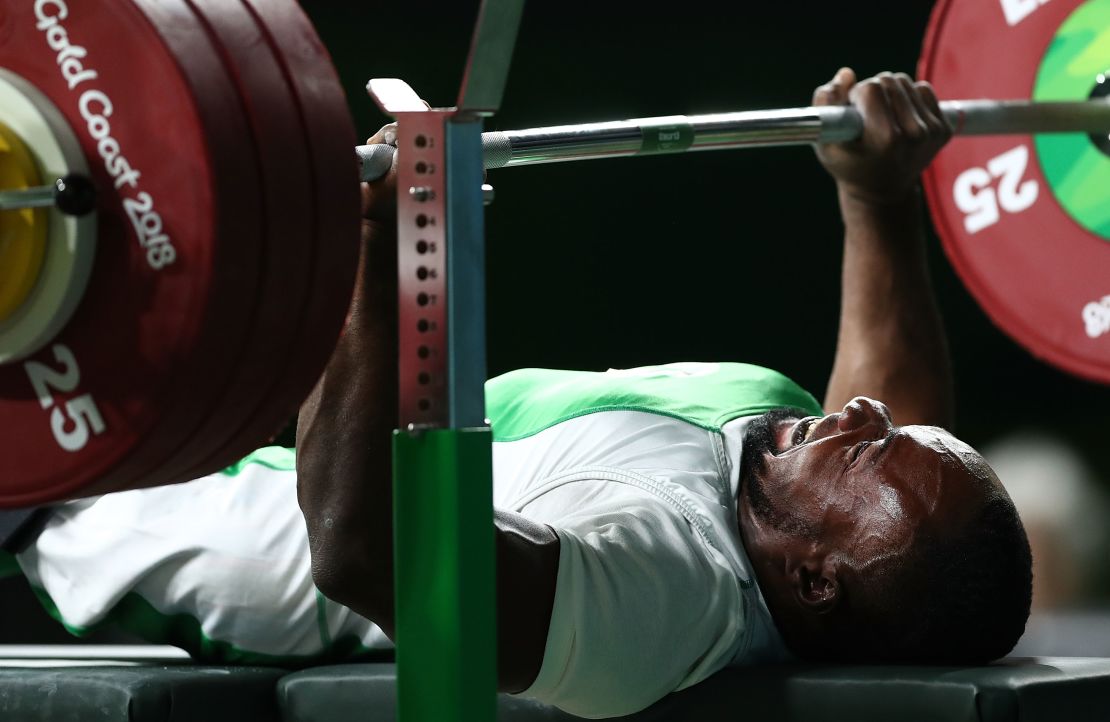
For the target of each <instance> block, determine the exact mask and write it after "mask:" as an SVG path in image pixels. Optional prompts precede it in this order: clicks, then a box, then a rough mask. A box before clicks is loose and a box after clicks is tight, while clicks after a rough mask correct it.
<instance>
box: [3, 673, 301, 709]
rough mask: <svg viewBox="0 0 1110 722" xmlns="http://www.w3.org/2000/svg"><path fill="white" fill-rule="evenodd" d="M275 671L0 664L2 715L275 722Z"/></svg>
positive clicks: (278, 674) (276, 675)
mask: <svg viewBox="0 0 1110 722" xmlns="http://www.w3.org/2000/svg"><path fill="white" fill-rule="evenodd" d="M281 675H282V672H281V670H277V669H262V668H257V667H239V668H231V667H66V668H42V669H34V668H19V667H10V668H2V669H0V720H5V721H8V720H10V721H11V722H109V721H110V722H200V721H202V720H203V722H247V721H248V720H249V721H250V722H277V720H279V719H280V716H279V712H278V709H277V705H276V703H275V696H274V687H275V685H276V684H277V681H278V679H279V678H280V677H281Z"/></svg>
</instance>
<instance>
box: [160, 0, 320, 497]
mask: <svg viewBox="0 0 1110 722" xmlns="http://www.w3.org/2000/svg"><path fill="white" fill-rule="evenodd" d="M187 4H188V5H189V6H190V7H191V8H192V10H193V11H194V12H195V13H196V14H197V15H198V17H199V18H200V19H201V21H202V23H203V24H204V25H205V27H206V28H207V30H208V31H209V33H210V34H211V36H212V39H213V42H214V43H215V45H216V46H217V47H218V48H219V49H220V50H221V55H222V57H223V61H224V65H225V66H226V67H227V69H228V72H229V74H230V75H231V77H232V78H233V79H234V81H235V83H236V87H237V90H238V93H239V95H240V97H241V98H242V100H243V103H244V106H245V110H246V115H247V118H248V120H249V122H250V126H251V130H252V132H253V142H252V146H253V147H254V149H255V153H256V155H257V157H258V158H259V161H260V177H261V184H260V188H261V191H262V193H263V200H264V205H263V213H262V215H261V216H260V217H259V218H258V226H259V228H261V229H263V232H264V237H265V253H264V254H263V256H262V257H261V259H260V261H259V268H260V271H261V273H262V282H261V285H260V287H259V295H258V299H259V303H258V307H257V310H256V314H255V318H254V322H253V324H252V326H251V328H250V330H249V332H248V333H247V335H246V337H245V339H244V341H245V344H244V353H243V356H242V358H241V359H240V360H239V362H238V364H237V365H236V369H235V373H234V375H233V377H232V382H231V384H230V385H229V386H228V387H227V389H226V390H225V393H223V394H222V396H221V399H220V402H219V404H218V406H217V408H216V409H215V410H214V411H213V412H212V415H211V417H210V419H209V421H208V422H207V423H206V424H204V425H203V426H202V427H201V428H200V429H199V430H198V432H197V434H196V435H195V436H194V437H193V438H191V439H190V440H189V441H188V442H187V443H186V444H184V445H183V446H182V447H181V448H180V449H179V450H178V451H177V453H176V454H175V455H174V457H173V459H171V460H170V461H168V462H166V463H165V464H163V465H162V466H161V467H160V468H159V471H158V473H159V476H160V478H161V479H163V480H165V481H184V480H187V479H188V478H193V475H194V473H195V472H193V469H194V468H197V467H198V465H199V468H202V469H205V468H208V467H209V465H210V464H211V463H212V458H213V455H214V454H215V453H216V452H217V451H218V450H219V449H221V448H222V447H224V446H225V445H228V444H230V445H231V446H232V447H233V448H235V449H237V450H238V452H239V454H238V455H240V456H241V455H243V454H245V453H247V452H249V451H250V450H251V449H253V448H255V447H256V446H257V445H260V444H261V443H263V442H265V441H266V439H267V438H269V437H270V436H272V435H273V434H274V433H275V432H276V431H278V430H280V428H281V426H282V425H283V424H284V423H285V422H286V421H287V417H285V416H281V417H275V415H274V414H272V413H271V414H266V413H262V412H261V411H260V407H261V406H262V405H263V404H264V402H265V401H266V400H267V399H268V398H269V396H270V395H271V394H273V393H285V394H287V393H288V391H287V390H285V389H281V390H279V389H277V388H275V386H276V383H277V381H278V378H279V376H280V375H281V373H282V372H283V371H284V370H285V367H286V366H287V364H288V363H289V357H290V354H291V353H292V351H293V347H294V344H295V342H296V340H297V339H296V338H295V334H294V333H293V331H294V329H295V328H296V325H297V320H298V318H299V316H300V313H301V309H302V307H303V305H304V301H305V296H306V294H307V292H308V287H309V281H310V278H309V275H308V273H307V270H308V269H310V268H311V264H312V256H313V244H312V243H311V240H310V239H311V233H312V222H313V217H314V215H315V203H314V198H313V196H312V188H311V186H310V185H309V181H310V175H311V172H310V162H309V159H308V152H307V147H306V145H307V144H306V142H305V133H304V129H303V127H302V125H301V123H300V119H299V117H298V113H297V107H296V103H295V100H294V98H293V93H292V90H291V88H290V86H289V84H288V83H287V82H286V79H285V77H284V75H283V73H282V69H281V66H280V65H279V63H278V61H277V58H276V57H275V55H274V53H273V51H272V50H271V48H270V46H269V45H268V44H267V42H266V40H265V38H264V37H263V35H262V33H261V31H260V29H259V26H258V25H257V23H256V22H255V20H254V18H253V16H252V15H251V14H250V13H249V12H247V10H246V8H245V7H243V6H242V5H241V4H240V3H235V2H227V0H187ZM298 401H299V398H294V399H292V400H291V402H290V403H293V404H295V403H297V402H298Z"/></svg>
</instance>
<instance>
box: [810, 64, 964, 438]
mask: <svg viewBox="0 0 1110 722" xmlns="http://www.w3.org/2000/svg"><path fill="white" fill-rule="evenodd" d="M849 100H851V101H852V102H854V104H855V105H856V107H857V109H858V110H859V111H860V113H861V114H862V115H863V117H864V134H863V136H862V137H861V138H860V140H858V141H855V142H853V143H846V144H837V145H827V146H822V147H820V148H819V149H818V156H819V157H820V159H821V161H822V163H823V164H824V165H825V167H826V169H827V170H828V171H829V172H830V173H831V174H832V176H833V177H834V178H835V179H836V183H837V193H838V197H839V200H840V211H841V216H842V218H843V220H844V228H845V232H844V262H843V269H842V287H841V288H842V290H841V308H840V331H839V336H838V338H837V351H836V357H835V360H834V362H833V370H832V374H831V376H830V378H829V385H828V390H827V393H826V397H825V409H826V410H830V411H836V410H839V409H841V408H842V407H843V406H844V404H845V403H847V402H848V401H850V400H851V399H852V398H853V397H855V396H868V397H871V398H875V399H879V400H880V401H883V402H884V403H886V405H887V406H888V407H889V408H890V410H891V413H892V415H893V417H894V419H895V420H896V422H897V423H899V424H929V425H935V426H944V427H951V424H952V417H953V395H954V394H953V388H952V387H953V382H952V369H951V362H950V361H949V357H948V346H947V341H946V339H945V335H944V328H943V325H942V324H941V319H940V313H939V311H938V310H937V304H936V300H935V298H934V295H933V289H932V284H931V282H930V279H929V271H928V266H927V264H926V256H925V230H924V218H923V211H922V208H921V205H922V204H921V199H920V189H919V187H918V178H919V176H920V174H921V171H922V170H923V169H924V168H925V166H926V165H928V163H929V162H930V161H931V160H932V158H933V156H934V155H935V154H936V153H937V151H939V150H940V148H941V147H942V146H943V145H944V143H945V142H947V140H948V139H949V137H950V136H951V130H950V129H949V128H948V125H947V123H946V122H945V120H944V117H943V115H942V114H941V111H940V107H939V104H938V103H937V100H936V96H935V95H934V94H933V91H932V88H930V87H929V86H928V84H926V83H913V82H912V81H910V79H909V78H908V77H906V76H904V75H891V74H889V73H884V74H883V75H881V76H879V77H877V78H874V79H871V80H867V81H864V82H861V83H858V84H857V83H856V82H855V74H854V73H852V71H851V70H848V69H842V70H841V71H840V72H838V73H837V75H836V77H835V78H834V79H833V80H832V82H830V83H829V84H827V85H824V86H821V87H820V88H818V89H817V92H816V93H815V94H814V103H815V104H816V105H843V104H846V103H848V102H849Z"/></svg>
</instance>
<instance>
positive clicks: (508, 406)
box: [18, 363, 821, 717]
mask: <svg viewBox="0 0 1110 722" xmlns="http://www.w3.org/2000/svg"><path fill="white" fill-rule="evenodd" d="M486 399H487V407H488V411H487V413H488V416H489V418H490V419H491V422H492V426H493V432H494V444H493V470H494V473H493V475H494V503H495V505H496V506H497V507H498V508H502V509H507V510H511V511H515V512H518V513H520V514H522V515H524V516H527V517H529V518H531V519H533V520H535V521H537V522H541V523H545V524H548V525H550V526H551V527H552V528H553V529H555V531H556V533H557V534H558V536H559V541H560V553H559V569H558V580H557V584H556V593H555V601H554V606H553V609H552V618H551V625H550V629H549V633H548V639H547V647H546V650H545V654H544V660H543V664H542V667H541V669H540V673H539V676H538V677H537V679H536V680H535V682H534V684H533V685H532V686H531V687H530V688H529V689H528V690H527V691H526V692H525V693H524V694H525V695H526V696H529V697H534V698H536V699H539V700H541V701H543V702H546V703H549V704H554V705H556V706H558V707H561V708H562V709H564V710H566V711H568V712H571V713H574V714H578V715H581V716H587V717H605V716H614V715H620V714H629V713H632V712H634V711H637V710H640V709H643V708H644V707H647V706H648V705H650V704H651V703H653V702H655V701H656V700H658V699H660V698H661V697H663V696H665V695H666V694H668V693H670V692H673V691H676V690H679V689H683V688H685V687H688V686H690V685H692V684H695V683H697V682H699V681H701V680H703V679H705V678H706V677H708V676H709V675H711V674H712V673H713V672H716V671H717V670H719V669H720V668H722V667H724V666H726V665H728V664H746V663H753V662H759V661H771V660H777V659H782V658H783V657H784V656H785V654H786V653H785V648H784V647H783V645H782V642H781V639H780V638H779V636H778V634H777V632H776V630H775V628H774V625H773V623H772V621H771V619H770V615H769V614H768V612H767V608H766V605H765V604H764V602H763V600H762V597H761V595H760V593H759V590H758V588H757V587H756V585H755V580H754V577H753V575H752V571H751V566H750V563H749V562H748V560H747V555H746V554H745V552H744V548H743V545H742V543H741V540H740V537H739V530H738V528H737V523H736V494H737V488H738V484H739V480H738V476H739V460H740V453H741V448H740V447H741V439H742V436H743V429H744V428H745V426H746V424H747V422H748V421H749V420H750V419H751V418H752V417H753V416H755V415H758V414H762V413H764V412H766V411H768V410H770V409H772V408H776V407H780V406H796V407H800V408H803V409H805V410H806V411H807V412H808V413H814V414H820V413H821V410H820V405H819V404H818V403H817V401H816V400H815V399H814V398H813V396H811V395H810V394H808V393H806V392H805V391H804V390H802V389H801V388H800V387H798V386H797V385H796V384H794V383H793V382H791V381H790V380H789V379H787V378H786V377H784V376H782V375H781V374H778V373H776V372H774V371H770V370H767V369H763V368H760V367H757V366H749V365H745V364H695V363H683V364H671V365H666V366H654V367H646V368H639V369H630V370H619V371H615V370H611V371H608V372H604V373H595V372H574V371H552V370H544V369H525V370H521V371H515V372H512V373H509V374H506V375H504V376H500V377H498V378H495V379H493V380H491V381H490V382H488V384H487V386H486ZM295 487H296V479H295V472H294V465H293V453H292V452H291V451H289V450H284V449H274V448H271V449H264V450H261V451H259V452H256V453H255V454H253V455H252V456H250V457H248V458H247V459H245V460H244V461H243V462H241V463H239V464H237V465H236V466H235V467H232V468H231V469H228V470H225V471H224V472H222V473H220V474H216V475H213V476H209V477H205V478H204V479H199V480H197V481H194V482H189V483H188V484H181V485H177V486H171V487H161V488H156V489H145V490H139V491H129V492H122V493H118V494H110V495H106V496H102V497H97V498H94V499H87V500H81V501H76V502H71V503H68V504H65V505H63V506H61V507H60V508H59V509H58V510H57V512H56V513H55V514H54V516H53V518H52V519H51V520H50V521H49V523H48V524H47V526H46V528H45V529H44V531H43V532H42V534H41V535H40V536H39V538H38V539H37V541H36V542H35V543H34V544H33V545H32V546H31V547H30V548H28V549H27V550H26V551H25V552H23V553H21V554H20V555H19V557H18V561H19V565H20V567H21V568H22V570H23V572H24V574H26V576H27V578H28V579H29V581H30V582H31V584H32V586H33V587H34V588H35V589H36V590H38V592H39V595H40V598H41V599H42V600H43V602H44V604H45V605H46V606H47V608H48V609H49V610H50V611H51V612H52V613H53V614H54V615H55V616H56V617H58V618H59V619H60V620H61V621H62V622H63V623H64V624H65V625H66V626H67V628H69V629H70V630H71V631H74V632H76V633H81V632H82V631H84V630H87V629H90V628H93V627H95V626H96V625H98V624H103V623H105V621H107V620H111V621H115V622H116V623H118V624H120V625H122V626H123V627H125V628H127V629H129V630H131V631H133V632H137V633H139V634H140V635H142V636H144V637H146V638H147V639H149V640H151V641H154V642H160V643H169V644H176V645H179V646H181V647H184V648H185V649H186V650H188V651H189V652H190V653H192V654H194V655H196V656H198V657H199V658H201V659H204V660H206V661H231V662H266V661H282V662H286V663H301V664H310V663H315V662H323V661H331V660H337V659H350V658H353V657H354V656H356V655H357V654H358V653H359V652H365V651H367V650H375V649H382V648H388V646H389V641H388V639H386V637H385V636H384V635H383V634H382V632H381V630H379V629H378V628H377V627H376V626H375V625H373V624H372V623H370V622H369V621H367V620H366V619H364V618H362V617H359V616H358V615H356V614H354V613H353V612H351V611H350V610H347V609H345V608H344V607H341V606H339V605H337V604H334V603H333V602H330V601H329V600H327V599H325V598H324V597H322V596H321V595H320V594H319V592H317V591H316V589H315V587H314V586H313V585H312V579H311V573H310V567H309V554H308V543H307V539H306V534H305V526H304V520H303V518H302V517H301V514H300V510H299V508H298V506H297V500H296V488H295Z"/></svg>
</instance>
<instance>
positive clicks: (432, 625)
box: [393, 428, 497, 722]
mask: <svg viewBox="0 0 1110 722" xmlns="http://www.w3.org/2000/svg"><path fill="white" fill-rule="evenodd" d="M491 441H492V436H491V433H490V430H489V429H487V428H482V429H438V430H430V431H424V432H417V433H410V432H405V431H397V432H395V433H394V435H393V520H394V526H393V528H394V560H395V564H396V570H395V584H396V603H397V609H396V624H397V629H396V640H395V641H396V642H397V676H398V679H397V696H398V699H399V700H402V701H403V704H401V705H400V709H399V719H400V720H401V722H432V721H433V720H434V721H435V722H456V721H457V722H463V720H466V721H467V722H476V721H479V722H480V721H484V720H489V721H491V722H492V720H494V719H495V718H496V714H497V713H496V702H497V698H496V689H497V680H496V669H497V666H496V639H497V636H496V624H497V616H496V609H495V596H494V573H495V559H494V527H493V485H492V483H491V480H492V478H493V463H492V458H491Z"/></svg>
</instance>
